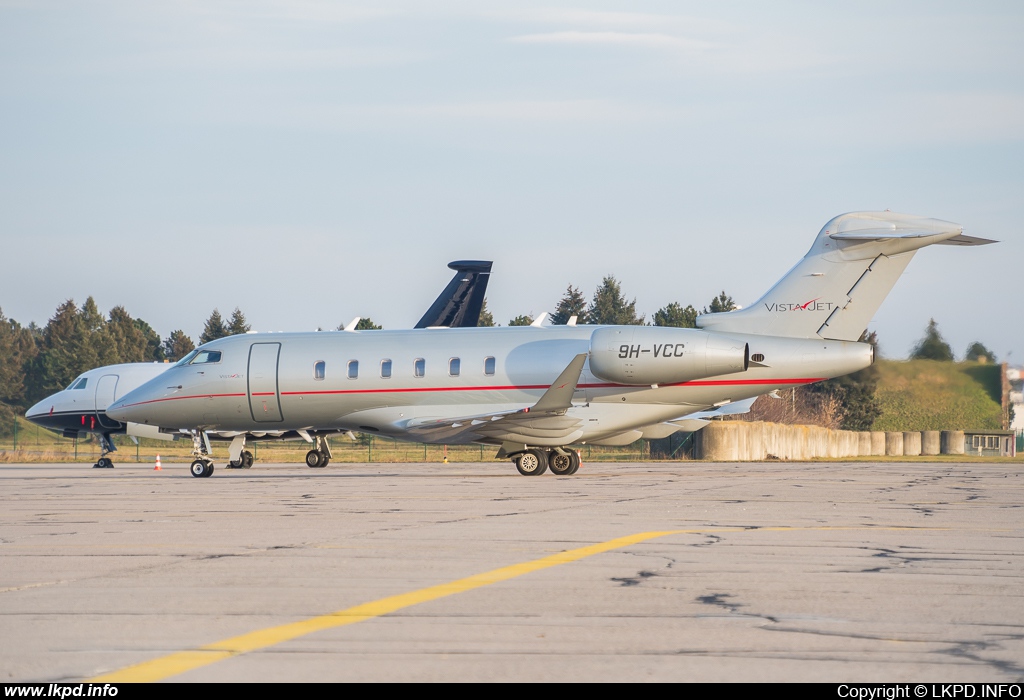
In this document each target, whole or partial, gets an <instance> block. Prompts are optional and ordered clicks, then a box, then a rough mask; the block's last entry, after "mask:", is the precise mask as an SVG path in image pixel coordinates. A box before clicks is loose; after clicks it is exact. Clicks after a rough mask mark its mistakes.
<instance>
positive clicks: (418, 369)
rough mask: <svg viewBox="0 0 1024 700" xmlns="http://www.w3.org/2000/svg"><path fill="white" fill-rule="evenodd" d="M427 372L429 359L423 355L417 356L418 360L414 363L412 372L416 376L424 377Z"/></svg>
mask: <svg viewBox="0 0 1024 700" xmlns="http://www.w3.org/2000/svg"><path fill="white" fill-rule="evenodd" d="M426 373H427V361H426V360H424V359H423V358H422V357H417V358H416V361H415V362H413V363H412V374H413V376H414V377H422V376H423V375H424V374H426Z"/></svg>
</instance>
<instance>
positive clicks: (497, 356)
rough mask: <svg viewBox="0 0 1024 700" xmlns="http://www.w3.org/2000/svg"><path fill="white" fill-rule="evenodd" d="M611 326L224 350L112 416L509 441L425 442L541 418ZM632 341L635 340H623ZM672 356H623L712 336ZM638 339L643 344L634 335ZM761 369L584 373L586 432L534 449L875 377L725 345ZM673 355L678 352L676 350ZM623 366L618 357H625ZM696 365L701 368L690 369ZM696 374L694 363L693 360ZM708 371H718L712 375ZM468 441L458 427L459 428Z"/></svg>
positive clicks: (781, 349) (808, 354) (313, 337)
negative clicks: (668, 375) (683, 374)
mask: <svg viewBox="0 0 1024 700" xmlns="http://www.w3.org/2000/svg"><path fill="white" fill-rule="evenodd" d="M600 328H617V327H600V326H545V327H511V328H457V329H456V328H452V329H436V330H435V329H415V330H397V331H383V330H378V331H343V332H320V333H260V334H247V335H241V336H232V337H229V338H222V339H220V340H216V341H213V342H211V343H208V344H207V345H205V346H203V347H202V348H200V351H201V352H206V353H219V355H209V354H208V355H207V356H206V358H205V359H207V360H209V359H210V358H211V357H215V358H216V361H207V362H198V363H197V360H202V359H204V358H203V357H202V356H198V357H196V358H193V359H192V364H180V365H177V366H175V367H172V368H171V369H170V370H168V371H167V372H166V373H165V374H163V375H161V376H160V377H159V378H157V379H156V380H153V381H150V382H148V383H147V384H146V385H144V386H142V387H140V388H139V389H138V390H136V391H134V392H132V393H131V394H130V395H128V396H126V397H124V399H122V400H121V401H120V402H118V404H117V405H116V406H114V407H112V414H113V415H114V416H116V417H118V418H119V419H121V420H130V421H137V422H140V423H146V424H149V425H158V426H163V427H166V428H172V429H177V428H183V427H190V428H196V429H200V430H218V431H222V432H223V431H245V432H249V433H252V434H253V435H254V436H256V437H260V436H261V434H267V435H276V434H280V433H281V432H282V431H289V430H308V431H310V432H337V431H347V430H354V431H361V432H371V433H379V434H384V435H389V436H392V437H397V438H403V439H409V440H415V441H419V442H438V443H440V442H445V443H458V442H485V443H492V444H500V443H501V442H502V440H501V439H497V438H494V437H493V436H488V435H486V434H481V433H478V432H472V431H469V432H467V431H461V432H455V433H453V432H452V431H451V430H449V431H440V432H438V433H437V434H430V433H429V432H428V431H427V432H425V431H417V429H418V428H420V427H422V426H423V425H424V424H425V423H428V422H430V421H433V420H436V421H444V420H445V419H447V418H451V419H453V420H455V419H459V418H462V417H466V416H467V414H469V415H477V414H479V415H485V414H487V415H493V414H497V413H501V412H509V411H518V410H522V409H523V408H525V407H529V406H531V405H533V404H534V403H535V402H536V401H537V400H538V399H539V398H540V397H541V396H542V395H543V394H544V393H545V391H547V390H548V389H549V387H550V386H551V383H552V381H553V380H554V379H555V378H556V377H557V376H559V373H560V372H562V370H564V369H565V368H566V366H567V365H568V364H569V362H570V361H572V360H573V358H574V357H575V356H577V355H579V354H581V353H590V352H591V351H592V350H593V348H592V343H591V337H592V335H593V334H594V332H595V331H596V330H598V329H600ZM622 328H623V329H631V328H632V327H622ZM651 331H654V332H655V334H654V337H655V340H657V338H658V337H660V335H659V334H661V333H662V332H664V337H665V338H666V342H661V343H658V342H649V343H643V342H638V343H636V344H635V345H634V344H626V345H623V348H624V350H623V351H622V355H623V357H622V360H623V362H625V363H632V362H647V363H653V366H654V367H658V366H660V365H658V364H657V363H662V362H663V363H666V364H665V366H666V367H667V366H669V364H668V363H673V362H676V363H679V362H683V361H684V360H687V358H686V354H687V352H695V350H694V348H696V347H699V343H698V342H695V341H696V340H698V339H700V338H702V337H704V336H707V335H708V334H707V333H706V332H704V331H700V330H697V329H669V328H665V329H658V328H650V329H648V330H647V331H646V332H647V333H650V332H651ZM630 332H631V331H630ZM715 335H716V336H717V338H718V341H719V342H725V343H726V344H730V343H731V344H733V345H735V347H736V348H743V347H744V346H746V348H745V350H746V349H749V355H750V356H751V357H757V358H759V360H760V361H759V362H757V363H752V364H751V365H750V366H749V367H748V368H747V369H746V370H744V371H738V372H735V371H734V372H730V373H728V374H722V375H713V376H705V377H702V378H700V379H693V380H688V381H682V382H670V383H664V384H657V385H650V384H643V385H634V384H627V383H622V382H613V381H608V380H607V379H601V378H600V377H598V376H595V373H594V372H593V371H592V370H591V367H590V362H588V363H587V364H585V365H584V368H583V372H582V373H581V375H580V379H579V382H578V384H577V386H576V391H575V393H574V395H573V406H572V407H571V408H570V409H568V412H567V416H569V417H571V418H573V419H576V420H577V421H578V429H574V430H572V431H571V432H570V433H568V434H559V435H557V436H556V435H552V436H551V437H550V438H548V439H546V438H545V436H544V434H543V431H539V432H538V434H537V435H534V436H533V438H532V439H531V440H530V443H531V444H536V445H549V446H561V445H568V444H578V443H583V442H586V441H587V440H594V439H600V438H602V437H607V436H610V435H615V434H618V433H623V432H625V431H629V430H635V429H637V428H640V427H643V426H648V425H652V424H656V423H660V422H662V421H667V420H671V419H673V418H678V417H680V416H684V415H687V414H690V413H693V412H695V411H700V410H704V409H707V408H710V407H713V406H716V405H721V404H722V403H727V402H729V401H737V400H741V399H746V398H750V397H754V396H758V395H760V394H764V393H767V392H770V391H772V390H775V389H783V388H788V387H791V386H797V385H803V384H809V383H812V382H815V381H820V380H822V379H826V378H829V377H834V376H838V375H842V374H847V373H850V372H853V371H856V370H858V369H862V368H864V367H867V366H868V365H869V364H870V363H871V361H872V348H871V346H870V345H866V344H863V343H854V342H846V341H829V340H808V339H800V338H776V337H769V336H758V335H742V334H715ZM668 341H672V342H668ZM613 358H614V356H613ZM689 359H691V360H692V358H689ZM687 361H688V360H687ZM709 366H710V365H709ZM454 427H459V426H457V425H456V426H454Z"/></svg>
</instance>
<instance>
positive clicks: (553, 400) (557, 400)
mask: <svg viewBox="0 0 1024 700" xmlns="http://www.w3.org/2000/svg"><path fill="white" fill-rule="evenodd" d="M586 361H587V353H585V352H583V353H580V354H579V355H577V356H576V357H574V358H572V362H570V363H569V366H568V367H566V368H565V369H563V370H562V373H561V374H559V375H558V379H556V380H555V381H554V383H553V384H552V385H551V386H550V387H549V388H548V390H547V391H545V392H544V395H543V396H541V397H540V401H538V402H537V403H536V404H534V405H533V406H532V407H531V408H529V409H527V410H528V411H531V412H533V411H543V412H545V413H554V412H557V411H561V412H563V413H564V412H565V411H567V410H568V409H569V408H571V407H572V395H573V394H574V393H575V392H576V385H577V384H579V382H580V373H581V372H583V364H584V363H585V362H586Z"/></svg>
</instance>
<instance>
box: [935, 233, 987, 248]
mask: <svg viewBox="0 0 1024 700" xmlns="http://www.w3.org/2000/svg"><path fill="white" fill-rule="evenodd" d="M998 242H999V241H993V240H992V239H990V238H976V237H975V236H965V235H963V234H962V233H961V234H960V235H959V236H953V237H952V238H947V239H946V240H944V241H942V242H941V243H939V245H988V244H989V243H998Z"/></svg>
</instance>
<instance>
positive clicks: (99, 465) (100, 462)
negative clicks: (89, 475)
mask: <svg viewBox="0 0 1024 700" xmlns="http://www.w3.org/2000/svg"><path fill="white" fill-rule="evenodd" d="M92 468H93V469H113V468H114V463H113V461H111V460H109V459H107V458H106V457H100V458H99V459H97V460H96V464H94V465H92Z"/></svg>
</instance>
